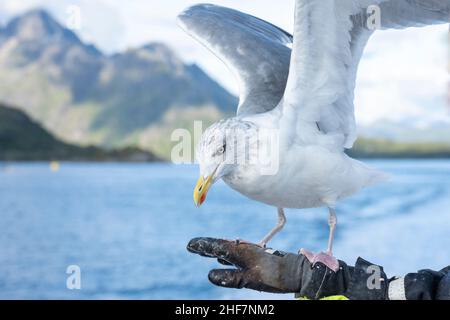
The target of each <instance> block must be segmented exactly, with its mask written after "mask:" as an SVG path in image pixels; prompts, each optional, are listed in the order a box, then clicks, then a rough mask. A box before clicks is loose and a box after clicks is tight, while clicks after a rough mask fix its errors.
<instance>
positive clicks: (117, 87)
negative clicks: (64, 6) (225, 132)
mask: <svg viewBox="0 0 450 320" xmlns="http://www.w3.org/2000/svg"><path fill="white" fill-rule="evenodd" d="M0 101H1V102H3V103H6V104H8V105H14V106H22V107H20V108H21V110H23V111H25V112H26V113H27V114H28V115H30V117H31V118H32V119H34V120H35V121H37V122H38V123H40V124H41V125H42V126H43V127H44V128H45V129H46V130H48V131H49V132H51V133H52V134H54V135H55V136H56V137H58V138H59V139H62V140H64V141H66V142H70V143H77V144H83V145H89V144H97V145H101V146H107V147H122V146H126V145H135V146H139V147H141V148H144V149H147V150H155V151H156V152H157V153H158V154H160V155H167V152H168V148H169V147H170V145H171V143H170V141H169V139H168V137H170V133H171V132H172V130H173V129H175V128H177V127H179V126H180V125H186V124H191V123H192V120H194V119H195V120H204V121H206V123H210V122H212V121H215V120H217V119H219V118H221V117H224V116H226V115H229V114H231V113H233V112H234V111H235V106H236V104H237V100H236V98H235V97H234V96H232V95H231V94H230V93H228V92H227V91H226V90H225V89H223V88H222V87H221V86H220V85H219V84H218V83H216V82H215V81H214V80H212V79H211V78H210V77H209V76H208V75H207V74H205V73H204V72H203V71H202V70H201V69H200V68H199V67H198V66H196V65H187V64H185V63H183V61H182V60H181V59H180V58H179V57H178V56H177V55H176V54H175V53H174V52H173V51H172V50H171V49H170V48H168V47H167V46H166V45H164V44H162V43H151V44H148V45H145V46H143V47H141V48H135V49H130V50H127V51H126V52H122V53H117V54H114V55H111V56H109V55H105V54H103V53H102V52H101V51H100V50H98V49H97V48H95V47H94V46H92V45H88V44H85V43H83V42H82V41H81V40H80V39H79V38H78V36H77V35H76V34H75V33H73V32H72V31H70V30H68V29H66V28H64V27H63V26H61V25H60V24H59V23H58V22H57V21H56V20H54V19H53V18H52V17H51V16H50V15H49V14H48V13H47V12H46V11H43V10H32V11H29V12H27V13H25V14H23V15H21V16H18V17H16V18H14V19H12V20H11V21H10V22H9V23H8V24H7V25H6V26H5V27H4V28H1V29H0Z"/></svg>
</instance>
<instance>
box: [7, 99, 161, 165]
mask: <svg viewBox="0 0 450 320" xmlns="http://www.w3.org/2000/svg"><path fill="white" fill-rule="evenodd" d="M0 160H2V161H12V160H73V161H155V160H158V159H157V158H156V157H155V156H154V155H152V154H151V153H149V152H144V151H142V150H139V149H137V148H126V149H119V150H111V151H109V150H103V149H101V148H98V147H79V146H75V145H71V144H67V143H64V142H61V141H60V140H58V139H56V138H55V137H53V136H52V135H51V134H50V133H48V132H47V131H46V130H44V129H43V128H42V127H41V126H39V125H38V124H37V123H35V122H33V121H32V120H31V119H30V118H29V117H28V116H27V115H25V114H24V113H23V112H21V111H19V110H17V109H13V108H9V107H6V106H2V105H0Z"/></svg>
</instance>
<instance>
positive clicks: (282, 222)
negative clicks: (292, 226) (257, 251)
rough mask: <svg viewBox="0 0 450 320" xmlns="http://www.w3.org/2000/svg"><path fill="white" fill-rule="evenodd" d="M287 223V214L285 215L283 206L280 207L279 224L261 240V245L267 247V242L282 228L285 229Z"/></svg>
mask: <svg viewBox="0 0 450 320" xmlns="http://www.w3.org/2000/svg"><path fill="white" fill-rule="evenodd" d="M285 224H286V216H285V215H284V210H283V208H278V222H277V225H276V226H275V227H274V228H273V229H272V230H270V232H269V233H268V234H267V235H266V236H265V237H264V238H263V239H262V240H261V241H260V242H259V244H258V245H259V246H260V247H263V248H265V247H266V245H267V243H268V242H269V241H270V240H271V239H272V238H273V237H274V236H275V235H276V234H277V233H278V232H280V230H281V229H283V227H284V225H285Z"/></svg>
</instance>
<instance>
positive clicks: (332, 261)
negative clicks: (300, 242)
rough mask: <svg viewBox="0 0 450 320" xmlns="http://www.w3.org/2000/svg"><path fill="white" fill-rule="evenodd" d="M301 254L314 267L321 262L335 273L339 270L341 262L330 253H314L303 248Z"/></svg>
mask: <svg viewBox="0 0 450 320" xmlns="http://www.w3.org/2000/svg"><path fill="white" fill-rule="evenodd" d="M299 253H300V254H302V255H304V256H305V257H306V259H308V261H309V262H310V263H311V265H312V266H314V265H315V264H316V263H317V262H320V263H322V264H324V265H325V266H326V267H328V268H329V269H330V270H332V271H333V272H335V273H336V272H337V271H338V270H339V261H338V260H337V259H336V258H335V257H334V256H333V254H331V253H330V252H320V253H313V252H311V251H309V250H306V249H303V248H302V249H300V251H299Z"/></svg>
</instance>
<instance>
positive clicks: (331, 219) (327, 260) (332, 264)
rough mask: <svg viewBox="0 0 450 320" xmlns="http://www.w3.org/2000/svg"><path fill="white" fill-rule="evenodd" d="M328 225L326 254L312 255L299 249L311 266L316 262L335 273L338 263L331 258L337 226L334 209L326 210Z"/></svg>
mask: <svg viewBox="0 0 450 320" xmlns="http://www.w3.org/2000/svg"><path fill="white" fill-rule="evenodd" d="M328 210H329V215H328V225H329V227H330V234H329V237H328V249H327V252H320V253H317V254H314V253H312V252H311V251H308V250H305V249H301V250H300V253H301V254H303V255H304V256H305V257H306V258H307V259H308V260H309V262H310V263H311V264H312V265H315V264H316V263H317V262H321V263H323V264H324V265H325V266H327V267H328V268H329V269H331V270H333V271H334V272H337V271H338V270H339V262H338V261H337V259H336V258H335V257H334V256H333V240H334V232H335V230H336V225H337V216H336V211H335V210H334V208H331V207H330V208H328Z"/></svg>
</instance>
